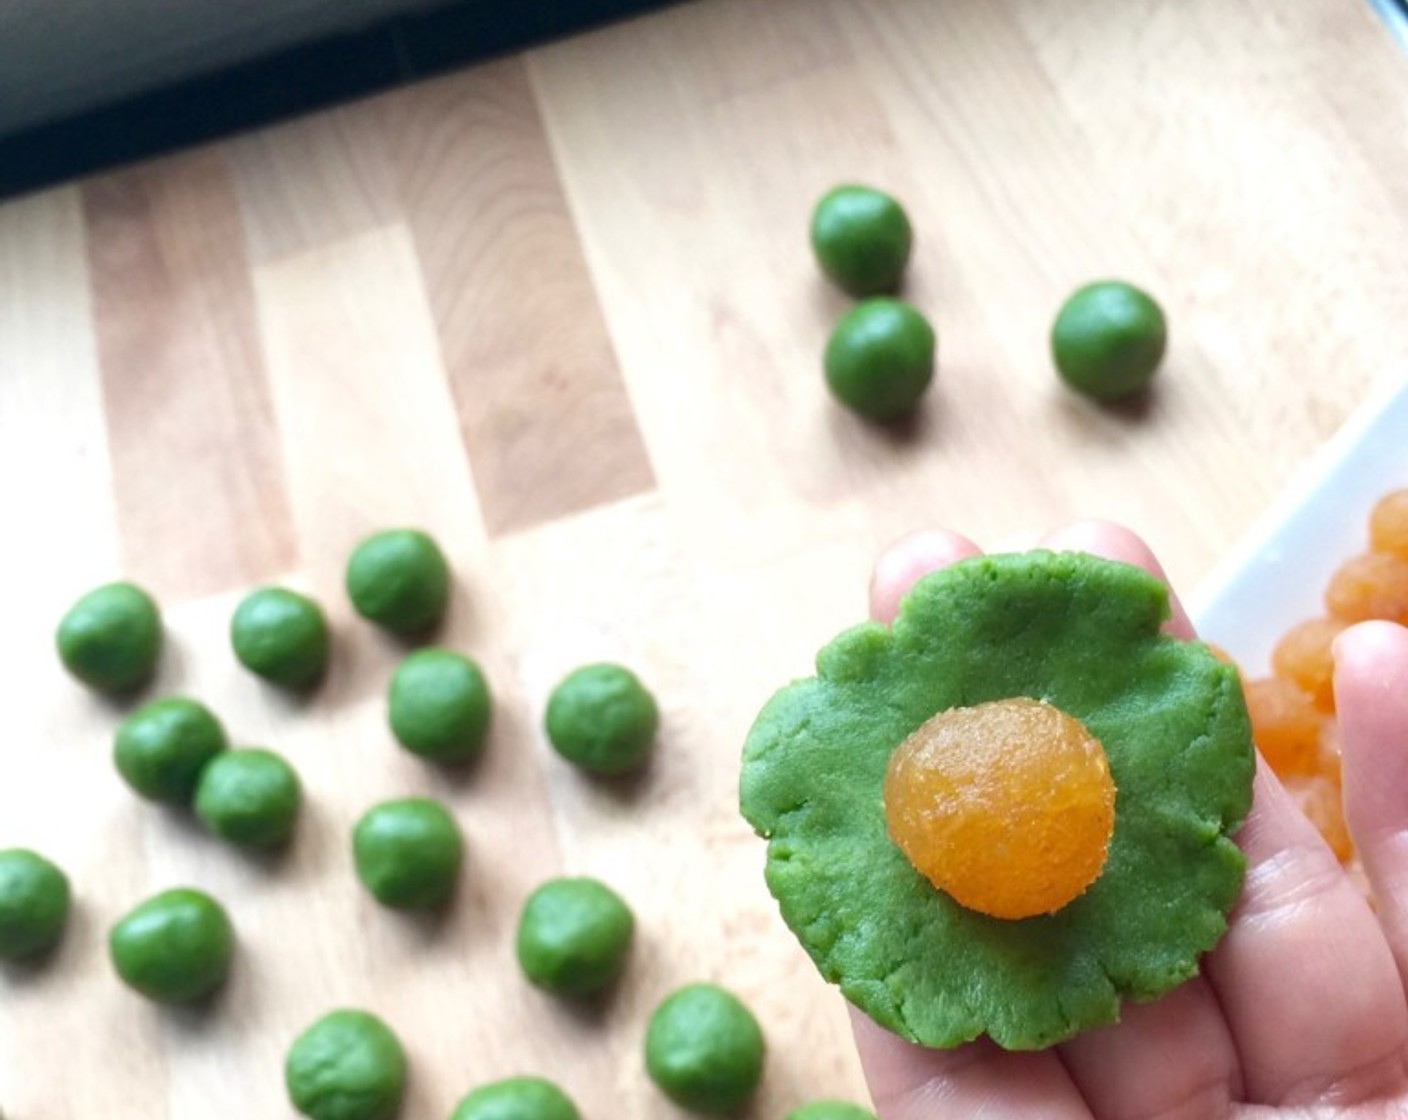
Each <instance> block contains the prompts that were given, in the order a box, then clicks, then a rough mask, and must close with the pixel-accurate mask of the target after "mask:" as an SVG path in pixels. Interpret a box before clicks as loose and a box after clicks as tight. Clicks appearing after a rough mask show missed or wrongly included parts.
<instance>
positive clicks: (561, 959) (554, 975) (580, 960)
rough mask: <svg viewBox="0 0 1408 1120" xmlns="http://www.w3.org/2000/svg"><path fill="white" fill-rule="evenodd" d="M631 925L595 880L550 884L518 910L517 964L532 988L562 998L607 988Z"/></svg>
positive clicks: (618, 969) (620, 963) (624, 907)
mask: <svg viewBox="0 0 1408 1120" xmlns="http://www.w3.org/2000/svg"><path fill="white" fill-rule="evenodd" d="M634 928H635V919H634V918H633V917H632V916H631V911H630V908H629V907H628V906H627V905H626V904H625V903H624V902H623V901H622V900H621V897H620V896H619V895H617V894H616V892H615V891H613V890H611V888H610V887H607V886H606V885H605V884H603V883H598V882H597V881H596V880H595V879H553V880H551V881H550V882H547V883H544V884H543V885H542V886H540V887H539V888H538V889H537V890H535V891H534V892H533V893H532V894H531V895H529V896H528V901H527V902H525V903H524V904H523V913H522V914H521V915H520V916H519V919H518V941H517V947H518V963H519V964H520V965H521V966H522V967H523V972H524V974H525V975H526V976H527V977H528V979H529V980H531V981H532V982H533V983H534V984H537V985H538V986H539V987H541V988H546V989H547V990H548V991H550V992H556V993H558V994H559V995H566V996H589V995H594V994H595V993H597V992H600V991H602V990H603V989H605V988H607V987H609V986H610V985H611V984H612V982H613V981H615V979H616V977H617V976H619V975H620V974H621V969H622V968H623V967H625V963H626V951H627V950H628V949H629V948H630V944H631V934H632V932H633V930H634Z"/></svg>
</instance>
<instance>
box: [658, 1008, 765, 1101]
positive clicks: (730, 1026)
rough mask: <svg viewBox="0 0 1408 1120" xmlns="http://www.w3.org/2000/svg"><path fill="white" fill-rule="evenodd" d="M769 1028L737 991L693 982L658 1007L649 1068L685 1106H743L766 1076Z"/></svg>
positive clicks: (667, 1092)
mask: <svg viewBox="0 0 1408 1120" xmlns="http://www.w3.org/2000/svg"><path fill="white" fill-rule="evenodd" d="M764 1049H765V1047H764V1043H763V1031H762V1028H761V1027H759V1026H758V1020H757V1019H756V1018H754V1017H753V1013H752V1012H751V1011H749V1010H748V1008H747V1007H746V1006H744V1004H743V1003H742V1001H740V1000H739V999H738V997H737V996H735V995H733V994H732V993H730V992H727V991H725V990H724V989H723V988H720V987H718V986H717V985H714V984H690V985H688V986H686V987H683V988H680V989H679V990H678V991H676V992H674V993H673V994H671V995H669V996H667V997H666V998H665V1000H664V1001H663V1002H662V1003H661V1004H660V1006H659V1007H657V1008H656V1009H655V1012H654V1014H652V1015H651V1017H650V1023H649V1025H648V1026H647V1028H646V1034H645V1068H646V1072H647V1073H649V1075H650V1079H651V1080H652V1081H653V1082H655V1084H656V1086H658V1087H659V1089H660V1091H661V1092H663V1093H664V1094H665V1095H666V1096H667V1097H669V1098H670V1099H671V1100H672V1101H674V1102H675V1103H676V1104H677V1105H679V1106H680V1107H681V1108H687V1109H690V1110H691V1111H694V1112H703V1113H709V1114H712V1115H722V1114H724V1113H729V1112H733V1111H735V1110H736V1109H738V1108H741V1107H742V1106H743V1105H744V1104H745V1103H746V1102H747V1100H748V1098H749V1097H751V1096H752V1095H753V1091H754V1090H755V1089H756V1088H757V1087H758V1083H759V1082H760V1081H761V1080H762V1077H763V1056H764Z"/></svg>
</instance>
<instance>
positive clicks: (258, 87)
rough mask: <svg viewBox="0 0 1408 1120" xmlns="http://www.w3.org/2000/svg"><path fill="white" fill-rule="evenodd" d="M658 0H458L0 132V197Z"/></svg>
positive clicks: (526, 43) (489, 53)
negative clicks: (12, 131) (108, 103)
mask: <svg viewBox="0 0 1408 1120" xmlns="http://www.w3.org/2000/svg"><path fill="white" fill-rule="evenodd" d="M238 2H243V0H238ZM666 2H669V0H575V2H573V0H537V2H534V0H466V2H463V3H459V4H455V5H453V6H451V7H447V8H443V9H439V10H436V11H432V12H429V13H426V14H422V15H415V16H403V17H400V18H397V19H395V20H391V21H387V22H386V23H383V24H380V25H378V26H376V27H373V28H370V29H368V30H366V31H363V32H359V33H357V34H352V35H342V36H338V37H336V38H330V39H326V40H322V41H320V42H317V43H314V44H312V45H309V46H304V47H298V48H295V49H293V50H289V51H284V52H282V53H280V54H277V55H273V56H271V57H268V58H264V59H261V60H259V61H257V62H252V63H248V64H245V65H241V66H237V67H233V68H231V69H228V70H224V71H221V72H219V73H216V74H213V75H209V76H205V77H201V78H198V79H194V80H192V81H187V82H182V83H179V84H177V85H175V86H171V87H169V88H167V89H163V90H159V91H157V92H154V93H149V94H144V95H142V96H140V97H134V98H131V99H129V100H126V101H123V102H120V103H118V104H115V105H111V106H106V107H104V108H100V109H96V110H93V111H91V112H87V113H83V114H80V115H78V116H76V117H72V118H69V119H66V120H62V121H57V122H54V123H51V124H44V125H40V126H38V127H36V128H32V129H29V130H26V131H24V132H19V133H15V134H13V135H11V136H7V137H3V138H0V198H3V197H9V196H13V195H17V194H22V193H25V192H27V191H32V190H36V189H38V188H41V187H45V186H50V185H53V184H55V183H59V182H63V181H66V180H69V179H73V178H76V177H78V176H81V175H87V174H90V173H92V172H95V171H100V170H103V169H105V168H110V167H113V166H116V165H118V164H123V163H128V162H131V161H133V160H138V159H143V158H146V157H148V156H152V155H156V154H158V153H162V152H168V151H173V150H176V149H179V148H184V147H188V146H190V145H192V144H197V143H201V142H203V141H207V140H213V139H217V138H219V137H222V136H229V135H231V134H233V133H236V132H241V131H244V130H246V129H251V128H256V127H258V126H261V125H265V124H269V123H271V122H273V121H277V120H280V119H283V118H285V117H291V116H295V115H297V114H299V113H304V112H308V111H309V110H312V109H318V108H322V107H325V106H328V105H333V104H336V103H338V102H340V101H345V100H348V99H350V98H353V97H362V96H366V95H368V94H371V93H376V92H378V91H380V90H385V89H389V88H391V87H393V86H396V85H399V84H403V83H405V82H409V81H413V80H415V79H418V78H424V77H428V76H430V75H432V74H437V73H440V72H443V71H445V70H450V69H453V68H455V67H458V66H463V65H465V64H467V63H471V62H476V61H480V60H482V59H485V58H489V57H492V56H494V55H497V54H503V53H506V52H508V51H513V50H520V49H522V48H524V47H526V46H529V45H531V44H534V43H540V42H543V41H545V40H548V39H552V38H556V37H560V36H562V35H567V34H571V33H573V32H576V31H582V30H585V29H586V28H589V27H593V26H596V25H598V24H602V23H606V22H609V21H611V20H615V19H620V18H623V17H625V16H629V15H634V14H636V13H638V12H642V11H645V10H647V9H650V8H658V7H663V6H664V4H665V3H666Z"/></svg>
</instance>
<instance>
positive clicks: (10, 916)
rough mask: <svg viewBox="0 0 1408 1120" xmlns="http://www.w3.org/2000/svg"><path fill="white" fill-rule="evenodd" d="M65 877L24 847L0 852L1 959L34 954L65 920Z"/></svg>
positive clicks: (48, 944) (49, 943) (52, 941)
mask: <svg viewBox="0 0 1408 1120" xmlns="http://www.w3.org/2000/svg"><path fill="white" fill-rule="evenodd" d="M68 911H69V886H68V877H67V876H66V875H65V874H64V873H63V872H62V871H60V870H59V868H58V867H56V866H55V865H54V864H52V863H50V862H49V861H48V860H47V859H45V858H44V857H43V856H41V855H39V854H38V853H37V852H31V851H30V850H29V849H27V848H10V849H8V850H6V851H3V852H0V960H20V959H22V958H25V957H32V956H37V955H38V954H40V953H43V952H46V951H48V950H49V949H51V948H53V947H54V946H55V945H57V944H58V942H59V939H60V938H61V937H63V933H64V926H65V925H66V924H67V922H68Z"/></svg>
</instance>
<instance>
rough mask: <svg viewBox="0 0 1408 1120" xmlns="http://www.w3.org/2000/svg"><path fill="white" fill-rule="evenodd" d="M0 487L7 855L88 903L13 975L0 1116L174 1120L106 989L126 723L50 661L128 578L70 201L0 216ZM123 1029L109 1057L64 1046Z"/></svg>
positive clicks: (4, 1031) (2, 1032)
mask: <svg viewBox="0 0 1408 1120" xmlns="http://www.w3.org/2000/svg"><path fill="white" fill-rule="evenodd" d="M0 477H3V478H4V479H5V482H4V483H3V484H0V518H3V521H4V524H5V525H6V526H7V527H8V529H9V533H10V537H9V544H8V547H7V548H6V549H5V558H4V560H3V562H0V570H3V572H4V577H5V579H6V582H7V584H8V585H9V586H10V587H11V588H12V589H13V590H14V592H15V593H14V594H12V595H10V596H9V597H8V608H7V618H6V640H5V641H4V642H3V643H0V674H3V677H4V679H5V681H6V694H7V698H8V708H9V726H8V730H7V733H6V735H5V736H4V739H3V742H0V773H3V774H4V775H5V777H4V778H3V779H0V848H8V847H11V846H18V847H29V848H33V849H35V850H37V851H40V852H42V853H44V854H45V855H46V856H48V857H49V858H50V859H53V860H54V861H55V862H56V863H58V864H59V865H60V866H61V867H62V868H63V869H64V870H65V872H66V874H68V876H69V878H70V881H71V883H72V885H73V891H74V897H75V905H74V915H73V920H72V923H71V925H70V927H69V929H68V931H67V936H66V937H65V939H64V941H63V943H62V945H61V946H60V947H59V949H58V951H57V952H56V953H55V954H54V955H53V956H52V957H51V958H49V959H47V960H45V961H43V962H40V963H39V964H38V965H36V966H33V967H29V966H20V967H14V968H11V967H0V1008H3V1016H0V1102H3V1107H4V1108H6V1109H7V1110H9V1112H10V1113H11V1114H13V1115H14V1116H26V1115H42V1114H45V1113H48V1114H51V1115H54V1116H56V1117H69V1116H75V1117H76V1116H81V1115H85V1114H88V1115H92V1114H95V1113H100V1112H102V1111H103V1109H104V1108H105V1107H107V1104H108V1102H109V1101H111V1100H112V1099H114V1097H117V1098H125V1099H131V1100H133V1101H140V1100H149V1101H151V1102H152V1103H153V1106H154V1107H153V1110H152V1111H151V1112H150V1113H149V1115H153V1116H162V1115H165V1114H164V1112H162V1111H161V1110H160V1108H159V1096H160V1092H161V1085H162V1083H163V1081H164V1079H165V1076H166V1065H165V1061H164V1059H163V1056H162V1054H161V1051H160V1049H159V1048H158V1047H157V1046H155V1045H154V1042H155V1035H154V1032H153V1031H151V1030H149V1029H146V1028H144V1027H143V1026H142V1025H140V1024H137V1025H132V1024H127V1023H122V1022H121V1016H122V1015H123V1013H124V1011H125V1010H126V1007H127V1004H126V1000H125V999H124V997H122V996H121V994H120V993H117V992H115V991H114V990H113V986H112V985H111V984H110V983H109V982H108V978H107V976H106V975H105V973H106V969H107V962H106V947H105V940H104V939H105V938H106V934H107V923H108V922H109V921H110V920H111V916H112V914H113V908H114V907H115V906H116V905H118V900H119V899H121V898H122V897H123V895H124V893H125V892H126V891H128V890H130V889H131V888H132V887H133V886H134V885H135V883H136V882H137V879H138V875H139V869H138V866H137V861H136V859H134V858H132V857H133V856H135V854H136V851H137V841H138V835H137V832H136V830H134V829H133V828H132V827H131V825H130V822H129V821H128V820H126V819H125V816H124V815H123V814H122V812H121V811H120V810H118V809H117V802H116V800H115V799H114V798H113V797H112V792H113V791H112V789H111V781H112V779H111V777H110V774H109V773H108V772H107V770H106V769H105V767H104V766H103V765H102V761H101V760H102V759H103V758H104V756H105V751H106V745H107V736H108V734H109V733H110V731H109V729H110V728H111V725H112V722H113V720H114V718H115V710H114V709H113V708H112V707H111V706H110V705H107V704H105V703H102V702H100V701H97V700H95V699H93V698H92V697H91V696H89V695H88V694H87V693H86V692H85V691H84V690H83V689H81V688H80V687H79V686H77V685H76V684H74V682H72V681H71V680H70V679H69V678H68V677H67V676H66V675H65V674H64V672H63V669H62V668H61V666H60V665H59V662H58V658H57V657H56V656H55V655H54V652H53V632H54V627H55V625H56V624H57V622H58V620H59V617H60V616H61V615H62V613H63V611H64V610H66V609H67V608H68V606H69V604H70V603H71V601H72V600H73V599H75V598H77V596H78V595H80V594H82V593H83V592H84V591H86V590H88V588H89V587H91V586H94V585H96V584H98V583H102V582H106V581H107V580H110V579H115V578H118V577H119V576H120V575H122V574H123V573H122V569H121V568H120V566H119V545H118V528H117V519H116V516H115V510H114V505H113V491H112V471H111V468H110V466H109V461H108V441H107V433H106V428H105V418H104V410H103V389H102V383H101V378H100V374H99V369H98V345H97V339H96V337H95V334H94V328H93V321H92V306H91V304H90V302H89V294H88V266H87V261H86V259H85V249H84V228H83V211H82V202H81V199H80V198H79V194H78V191H77V190H76V189H74V188H62V189H59V190H56V191H51V192H48V193H46V194H41V195H36V196H33V197H31V198H28V199H25V200H23V201H21V202H17V203H11V204H9V205H7V206H5V207H3V208H0ZM95 758H96V759H98V760H99V762H98V764H97V765H94V759H95ZM115 853H118V854H120V858H116V859H115V858H114V854H115ZM114 1023H121V1026H120V1027H118V1028H116V1029H113V1030H112V1031H111V1036H112V1045H111V1047H98V1046H84V1047H78V1046H66V1045H64V1044H63V1043H62V1040H63V1039H65V1038H67V1039H70V1040H72V1039H77V1038H81V1037H90V1032H93V1031H95V1030H98V1031H101V1030H104V1028H105V1027H106V1026H109V1025H112V1024H114ZM56 1054H62V1055H63V1059H64V1066H63V1081H62V1083H60V1082H58V1081H57V1080H56V1072H57V1071H56V1068H55V1067H54V1065H53V1061H54V1056H55V1055H56Z"/></svg>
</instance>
